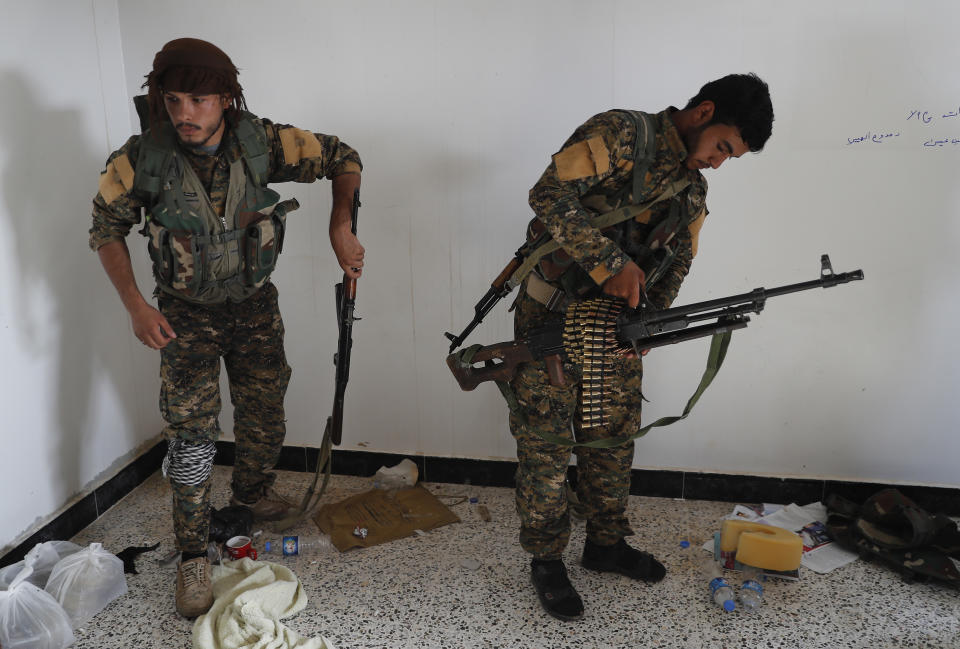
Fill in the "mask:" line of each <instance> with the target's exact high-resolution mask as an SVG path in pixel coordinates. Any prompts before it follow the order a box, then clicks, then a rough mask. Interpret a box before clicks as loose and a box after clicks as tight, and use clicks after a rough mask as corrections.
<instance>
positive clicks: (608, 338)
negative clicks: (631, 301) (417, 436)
mask: <svg viewBox="0 0 960 649" xmlns="http://www.w3.org/2000/svg"><path fill="white" fill-rule="evenodd" d="M861 279H863V271H862V270H854V271H850V272H848V273H839V274H835V273H834V272H833V267H832V266H831V264H830V257H829V256H827V255H823V256H821V257H820V278H819V279H815V280H811V281H809V282H800V283H798V284H788V285H786V286H780V287H777V288H756V289H754V290H752V291H750V292H749V293H742V294H740V295H732V296H730V297H724V298H719V299H715V300H707V301H705V302H697V303H694V304H689V305H687V306H681V307H674V308H669V309H663V310H657V309H655V308H654V307H653V306H651V305H650V304H649V303H648V302H646V300H642V301H641V304H640V306H639V307H638V308H636V309H629V308H625V307H624V305H623V303H622V301H619V300H615V299H612V298H599V299H596V300H588V301H587V302H586V303H585V304H586V308H581V309H579V310H578V309H577V304H578V303H574V304H573V305H571V307H570V308H569V309H568V311H567V314H566V316H565V318H564V321H563V322H562V323H556V324H552V325H547V326H544V327H540V328H538V329H535V330H533V331H532V332H530V334H529V335H528V336H527V337H526V338H525V339H523V340H517V341H507V342H502V343H497V344H494V345H487V346H480V345H474V346H473V347H469V348H467V349H465V350H462V351H460V352H457V353H454V354H450V355H449V356H447V365H448V366H449V368H450V371H451V372H453V376H454V377H455V378H456V379H457V383H459V384H460V388H461V389H463V390H473V389H474V388H476V387H477V386H478V385H479V384H480V383H483V382H485V381H498V382H503V383H506V382H508V381H509V380H510V379H511V378H513V376H514V374H516V371H517V366H518V365H519V364H521V363H527V362H530V361H536V360H545V361H546V363H547V369H548V371H549V374H550V381H551V383H553V384H554V385H563V370H562V367H561V362H562V359H561V357H566V358H567V359H569V360H571V361H573V362H575V363H577V364H579V365H581V367H583V368H584V371H585V376H586V375H587V374H588V373H589V372H590V368H591V366H593V365H598V372H599V371H600V370H602V367H599V365H600V364H602V363H603V362H604V360H605V359H609V358H611V357H613V356H618V355H619V356H622V355H626V354H629V353H630V352H633V353H635V354H636V355H637V356H638V357H639V356H640V355H641V353H642V352H643V351H645V350H648V349H652V348H654V347H661V346H663V345H672V344H674V343H679V342H684V341H687V340H693V339H695V338H701V337H703V336H712V335H714V334H721V333H724V332H730V331H734V330H735V329H743V328H744V327H746V326H747V324H748V323H749V322H750V317H749V316H748V315H747V314H748V313H756V314H759V313H760V312H761V311H762V310H763V308H764V307H765V306H766V302H767V299H768V298H771V297H777V296H780V295H786V294H788V293H796V292H798V291H806V290H810V289H814V288H830V287H832V286H837V285H838V284H845V283H847V282H851V281H854V280H861ZM591 303H592V304H591ZM707 321H710V322H707ZM701 322H704V323H706V324H699V325H696V326H691V325H694V324H696V323H701ZM478 364H479V365H478Z"/></svg>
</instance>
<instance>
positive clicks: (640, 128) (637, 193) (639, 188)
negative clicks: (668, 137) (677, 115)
mask: <svg viewBox="0 0 960 649" xmlns="http://www.w3.org/2000/svg"><path fill="white" fill-rule="evenodd" d="M625 112H626V113H627V114H629V115H630V116H631V117H633V121H634V123H635V125H636V130H637V142H636V144H635V145H634V151H635V152H636V153H634V163H633V164H634V168H633V200H635V201H639V200H640V197H641V196H643V185H644V183H645V182H646V180H647V170H648V169H649V168H650V164H651V163H652V162H653V158H654V157H655V154H656V149H655V147H656V138H657V130H656V129H655V128H654V127H653V125H652V124H651V123H650V119H651V116H650V115H647V114H646V113H644V112H641V111H638V110H628V111H625Z"/></svg>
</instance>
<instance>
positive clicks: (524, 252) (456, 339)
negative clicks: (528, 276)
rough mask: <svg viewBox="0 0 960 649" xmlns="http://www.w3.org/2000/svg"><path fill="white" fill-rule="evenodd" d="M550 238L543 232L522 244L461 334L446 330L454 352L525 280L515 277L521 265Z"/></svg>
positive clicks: (474, 310) (477, 306) (474, 309)
mask: <svg viewBox="0 0 960 649" xmlns="http://www.w3.org/2000/svg"><path fill="white" fill-rule="evenodd" d="M549 240H550V233H549V232H546V231H544V232H542V233H540V235H538V236H537V237H536V238H534V239H533V240H532V241H528V242H527V243H525V244H523V245H522V246H520V249H519V250H517V252H515V253H514V255H513V259H511V260H510V263H509V264H507V265H506V266H504V268H503V270H501V271H500V274H499V275H497V278H496V279H495V280H493V282H491V284H490V288H489V289H487V292H486V293H484V295H483V297H482V298H480V301H479V302H477V303H476V304H475V305H474V307H473V319H472V320H471V321H470V322H469V323H468V324H467V326H466V327H464V329H463V331H461V332H460V335H459V336H455V335H453V334H452V333H450V332H449V331H447V332H444V334H443V335H444V336H446V337H447V340H449V341H450V351H451V352H453V350H455V349H456V348H457V347H459V346H460V345H462V344H463V341H464V339H466V337H467V336H469V335H470V332H471V331H473V330H474V329H476V328H477V325H479V324H480V323H481V322H483V318H484V317H485V316H486V315H487V314H488V313H489V312H490V309H492V308H493V307H494V306H496V304H497V302H499V301H500V300H502V299H503V298H505V297H507V296H508V295H509V294H510V291H512V290H513V289H514V287H516V286H517V285H518V284H519V283H520V281H522V280H523V277H515V275H516V274H517V271H518V270H519V269H520V267H521V266H523V265H524V262H526V261H527V258H528V257H529V256H530V254H531V253H533V252H534V251H535V250H536V249H537V248H539V247H540V246H541V245H543V244H544V243H546V242H547V241H549Z"/></svg>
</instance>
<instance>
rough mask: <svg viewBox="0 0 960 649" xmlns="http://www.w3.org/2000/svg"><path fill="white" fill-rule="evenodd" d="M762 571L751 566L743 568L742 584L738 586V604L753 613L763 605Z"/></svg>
mask: <svg viewBox="0 0 960 649" xmlns="http://www.w3.org/2000/svg"><path fill="white" fill-rule="evenodd" d="M763 580H764V575H763V571H762V570H760V569H759V568H754V567H753V566H744V567H743V583H742V584H741V585H740V604H741V605H742V606H743V608H745V609H746V610H748V611H754V610H756V609H757V608H759V607H760V604H761V603H763Z"/></svg>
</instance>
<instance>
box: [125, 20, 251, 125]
mask: <svg viewBox="0 0 960 649" xmlns="http://www.w3.org/2000/svg"><path fill="white" fill-rule="evenodd" d="M239 73H240V71H239V70H237V66H235V65H234V64H233V61H231V60H230V57H229V56H227V55H226V53H224V51H223V50H221V49H220V48H219V47H217V46H216V45H214V44H213V43H208V42H207V41H203V40H200V39H199V38H178V39H176V40H172V41H170V42H169V43H167V44H166V45H164V46H163V48H162V49H161V50H160V51H159V52H157V55H156V56H155V57H153V69H152V70H151V71H150V73H149V74H148V75H147V76H146V79H147V80H146V81H145V82H144V83H143V86H141V87H143V88H147V99H148V102H149V105H150V128H151V130H153V131H154V133H156V132H157V126H159V125H160V124H161V123H162V122H163V120H164V119H165V118H166V109H165V108H164V106H163V93H164V92H165V91H173V92H189V93H192V94H195V95H229V96H230V97H231V103H232V105H231V107H230V108H228V110H233V111H238V110H246V107H247V102H246V99H244V97H243V88H242V87H241V85H240V82H239V81H238V80H237V76H238V75H239Z"/></svg>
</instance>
